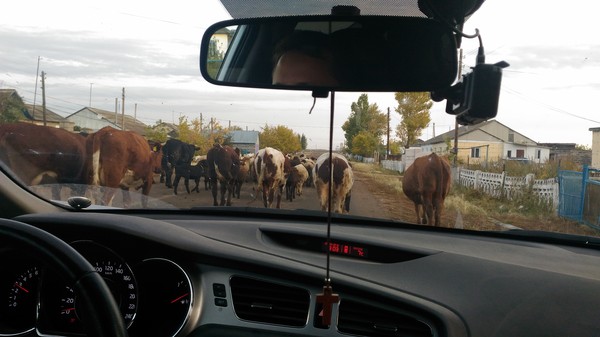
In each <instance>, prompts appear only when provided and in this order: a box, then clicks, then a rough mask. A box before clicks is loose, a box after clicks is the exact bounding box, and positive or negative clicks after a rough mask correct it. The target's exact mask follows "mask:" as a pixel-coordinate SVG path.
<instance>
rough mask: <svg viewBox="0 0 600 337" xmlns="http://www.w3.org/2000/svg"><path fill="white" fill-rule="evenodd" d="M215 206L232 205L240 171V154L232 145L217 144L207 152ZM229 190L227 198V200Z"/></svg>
mask: <svg viewBox="0 0 600 337" xmlns="http://www.w3.org/2000/svg"><path fill="white" fill-rule="evenodd" d="M206 163H207V166H208V176H209V177H210V181H211V189H212V195H213V205H214V206H224V205H227V206H231V195H232V194H233V190H234V187H235V182H236V178H237V176H238V174H239V171H240V154H239V152H236V151H235V150H234V149H233V148H231V147H230V146H227V145H225V146H223V145H221V144H215V145H214V146H213V147H212V148H211V149H210V150H208V153H207V154H206ZM219 184H220V185H221V202H220V203H217V186H218V185H219ZM225 192H227V200H225Z"/></svg>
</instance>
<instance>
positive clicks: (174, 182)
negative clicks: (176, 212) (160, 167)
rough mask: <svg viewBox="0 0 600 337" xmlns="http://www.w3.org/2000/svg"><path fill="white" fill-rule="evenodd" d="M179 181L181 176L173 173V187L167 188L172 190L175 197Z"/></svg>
mask: <svg viewBox="0 0 600 337" xmlns="http://www.w3.org/2000/svg"><path fill="white" fill-rule="evenodd" d="M180 180H181V175H179V174H177V173H175V179H174V180H173V185H171V186H169V187H172V188H173V194H175V195H177V187H178V186H179V181H180Z"/></svg>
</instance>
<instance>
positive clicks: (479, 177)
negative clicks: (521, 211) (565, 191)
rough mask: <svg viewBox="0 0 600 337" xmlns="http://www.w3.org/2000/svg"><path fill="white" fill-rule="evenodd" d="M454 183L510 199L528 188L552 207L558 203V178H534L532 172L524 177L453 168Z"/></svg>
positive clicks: (555, 206)
mask: <svg viewBox="0 0 600 337" xmlns="http://www.w3.org/2000/svg"><path fill="white" fill-rule="evenodd" d="M453 170H454V172H453V176H454V181H455V183H458V184H459V185H461V186H466V187H469V188H473V189H477V190H480V191H482V192H484V193H486V194H488V195H491V196H493V197H506V198H508V199H512V198H514V197H516V196H517V195H518V194H521V193H523V192H524V191H526V190H527V189H528V188H531V191H532V192H533V193H534V194H536V195H537V196H538V197H539V198H540V200H541V201H545V202H551V203H552V205H553V207H554V209H557V207H558V203H559V197H558V196H559V193H558V192H559V191H558V180H557V179H556V178H551V179H535V176H534V175H533V174H531V173H530V174H528V175H526V176H525V177H509V176H507V175H506V174H505V173H504V172H503V173H490V172H482V171H474V170H466V169H462V168H460V167H459V168H456V169H453Z"/></svg>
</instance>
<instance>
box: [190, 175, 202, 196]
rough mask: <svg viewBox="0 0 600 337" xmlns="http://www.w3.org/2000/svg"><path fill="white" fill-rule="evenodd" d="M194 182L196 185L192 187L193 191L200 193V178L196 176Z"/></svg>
mask: <svg viewBox="0 0 600 337" xmlns="http://www.w3.org/2000/svg"><path fill="white" fill-rule="evenodd" d="M194 183H195V184H196V187H194V188H193V189H192V192H194V190H195V191H196V193H200V188H199V187H198V186H200V178H199V177H196V178H194Z"/></svg>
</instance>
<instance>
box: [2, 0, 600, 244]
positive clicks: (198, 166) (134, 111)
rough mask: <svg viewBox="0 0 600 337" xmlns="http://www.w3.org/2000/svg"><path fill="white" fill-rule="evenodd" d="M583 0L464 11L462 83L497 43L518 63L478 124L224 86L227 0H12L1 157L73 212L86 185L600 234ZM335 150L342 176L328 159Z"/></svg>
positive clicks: (394, 104)
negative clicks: (214, 30)
mask: <svg viewBox="0 0 600 337" xmlns="http://www.w3.org/2000/svg"><path fill="white" fill-rule="evenodd" d="M578 2H581V4H575V3H572V2H569V3H568V5H566V6H565V5H563V6H558V5H552V4H545V5H544V6H543V8H538V7H537V6H539V4H538V3H536V2H533V3H525V2H521V1H509V2H507V1H497V0H494V1H491V0H490V1H487V2H485V3H484V4H483V5H482V6H481V8H480V9H479V10H478V11H477V12H476V13H475V14H474V15H473V16H472V17H470V18H469V19H468V20H467V21H466V23H465V24H464V27H463V30H464V32H465V34H467V35H469V34H474V33H475V31H476V29H477V30H479V32H480V34H481V35H480V38H466V37H463V38H462V41H461V44H460V47H459V48H458V49H457V51H456V52H457V59H458V63H459V69H458V73H459V74H458V76H457V79H460V78H461V76H462V75H465V74H468V73H469V72H471V71H472V68H473V67H474V66H475V64H476V59H477V54H478V49H479V47H480V41H481V42H482V43H483V47H484V50H485V62H486V63H488V64H495V63H497V62H501V61H505V62H507V63H508V64H510V66H509V67H507V68H504V69H502V82H501V89H500V97H499V102H498V112H497V115H496V116H495V118H491V119H489V120H487V121H484V122H482V123H479V124H475V125H468V126H465V125H460V124H457V123H456V116H454V115H451V114H448V113H447V112H446V109H447V107H446V104H447V103H446V101H445V100H442V101H433V100H432V99H431V95H430V93H429V92H356V91H353V92H335V93H334V94H332V93H328V94H327V97H325V98H323V97H318V98H313V95H312V93H311V91H290V90H278V89H253V88H244V87H241V88H240V87H226V86H218V85H214V84H211V83H209V82H207V81H206V80H205V79H203V77H202V76H201V74H200V69H199V62H198V60H199V54H200V43H201V39H202V36H203V34H204V32H205V30H206V29H207V28H208V27H209V26H210V25H212V24H213V23H215V22H217V21H222V20H228V19H231V16H230V15H229V14H228V12H227V11H226V10H225V9H224V7H223V6H222V5H221V4H220V3H219V2H218V1H212V0H211V1H202V2H201V3H200V4H199V3H192V2H178V3H177V4H176V5H172V6H171V5H169V6H165V4H164V3H154V2H152V3H144V4H143V6H140V4H139V3H137V2H134V3H130V2H122V1H119V2H112V1H103V2H102V3H98V2H95V3H88V2H81V1H80V2H72V1H64V2H62V1H58V2H56V1H51V2H39V1H13V2H11V3H10V5H9V6H8V9H7V10H6V8H5V10H3V11H1V12H0V40H1V41H2V42H3V46H4V48H3V50H2V51H0V64H1V65H2V72H1V73H0V114H1V115H0V123H2V126H0V128H1V129H0V137H1V138H0V161H1V162H2V168H3V170H5V171H6V172H8V173H9V174H10V175H12V176H13V177H14V178H15V179H16V180H17V181H19V182H20V183H21V184H22V186H24V187H26V188H28V189H30V190H31V191H32V192H33V193H35V194H37V195H39V196H40V197H42V198H45V199H48V200H52V202H56V203H58V204H60V205H63V206H64V207H67V206H66V205H67V204H68V200H69V198H71V197H73V196H83V197H86V198H87V199H89V200H91V201H92V205H94V206H109V207H115V209H120V208H128V209H136V208H145V209H171V208H175V209H185V210H188V209H192V208H201V207H206V208H210V207H214V206H215V205H219V206H221V205H222V206H231V207H243V208H247V207H250V208H254V209H256V211H260V210H264V209H266V208H281V209H284V210H289V212H290V214H292V215H293V214H296V213H298V214H305V213H306V210H314V211H316V212H319V211H326V210H327V209H328V208H329V207H330V206H331V208H332V211H334V212H337V213H340V214H341V216H350V217H352V216H361V217H367V218H377V219H384V220H391V221H394V222H402V223H421V224H423V225H428V226H433V225H437V226H439V227H446V228H456V229H471V230H484V231H504V230H514V229H523V230H541V231H550V232H559V233H568V234H579V235H591V236H596V235H597V234H598V232H597V228H600V223H599V221H600V220H599V219H600V210H599V209H598V207H597V205H599V204H600V203H599V202H598V200H599V199H600V186H599V185H600V183H599V181H598V177H599V176H600V171H598V170H597V169H600V118H599V117H598V116H597V113H596V112H595V109H594V107H593V105H591V104H590V103H592V102H593V97H596V96H595V94H597V92H598V78H600V76H599V75H600V65H599V61H598V55H597V54H598V48H599V47H598V42H597V41H598V39H597V37H596V36H595V34H596V32H598V31H600V27H597V25H598V23H597V22H598V20H596V18H595V17H593V15H594V14H593V13H594V11H590V10H586V8H587V6H586V4H587V3H583V2H582V1H578ZM578 2H577V3H578ZM537 13H543V14H541V15H539V14H537ZM306 14H310V13H306ZM556 18H561V19H564V20H565V22H562V21H560V22H559V21H558V20H557V19H556ZM233 28H237V27H233ZM249 31H250V30H248V33H250V32H249ZM242 33H244V30H243V29H231V30H223V31H220V32H219V33H218V34H214V35H213V38H214V41H213V40H211V45H210V48H212V49H210V50H208V60H209V63H208V64H207V67H208V71H209V73H210V72H211V71H213V73H212V74H213V76H214V78H216V79H219V78H222V77H223V76H225V75H224V74H223V73H220V74H219V70H220V67H221V66H222V64H225V63H226V62H225V63H224V62H222V60H223V59H224V58H225V56H226V53H227V51H228V48H231V47H232V46H234V45H235V46H243V44H244V39H242V36H241V34H242ZM232 41H233V42H232ZM354 48H357V49H360V48H361V47H360V46H354ZM365 48H366V47H365ZM373 53H374V54H375V53H376V52H375V51H373ZM374 54H373V55H371V56H373V57H375V56H381V55H374ZM362 55H369V51H368V50H367V51H365V52H364V53H363V54H362ZM211 57H212V58H211ZM255 57H267V56H261V55H255ZM270 57H271V55H269V56H268V59H265V60H268V62H271V61H272V60H271V58H270ZM211 60H213V61H215V60H216V61H215V62H214V64H212V65H211V63H210V62H211ZM279 60H280V61H281V62H283V59H279ZM368 60H369V58H367V57H365V59H364V61H365V62H368ZM234 61H235V60H231V62H232V64H233V62H234ZM227 62H229V61H227ZM211 67H212V68H211ZM316 67H317V66H311V67H310V68H311V69H314V68H316ZM302 72H304V71H302ZM379 73H381V74H383V73H384V71H379ZM274 74H277V76H279V74H280V73H279V72H276V73H274ZM375 74H377V72H374V73H373V74H372V75H371V76H376V75H375ZM233 75H238V74H237V73H234V74H233ZM334 75H335V74H334ZM220 76H221V77H220ZM282 76H283V75H282ZM290 76H291V75H290ZM294 76H296V75H294ZM332 76H333V75H332ZM330 77H331V76H329V77H328V78H327V80H328V81H331V79H330ZM286 80H287V79H285V78H284V79H279V78H278V79H277V81H276V82H277V83H284V84H286V83H287V82H285V81H286ZM294 81H297V80H296V79H294ZM293 83H296V82H292V84H293ZM298 83H301V84H306V82H298ZM327 83H329V82H327ZM328 85H329V84H328ZM317 96H323V95H317ZM332 109H333V110H334V113H333V120H331V118H330V116H332V114H331V110H332ZM17 122H18V123H20V124H27V127H25V128H17V126H16V125H17V124H16V123H17ZM330 125H331V126H332V128H330ZM33 126H40V127H43V128H44V130H41V129H37V128H35V129H34V128H31V127H33ZM49 130H52V131H49ZM57 130H60V131H65V132H66V133H67V134H68V135H67V134H65V133H60V132H58V133H57V132H55V131H57ZM330 130H331V131H332V132H331V135H332V139H330ZM594 142H595V143H594ZM330 146H331V151H332V153H333V158H334V160H332V162H331V164H332V165H331V166H332V167H334V168H333V170H334V173H333V181H334V182H335V184H334V186H333V187H332V188H331V191H330V190H329V185H328V182H329V180H330V179H329V175H328V174H327V173H323V172H329V171H327V170H328V169H329V167H330V162H329V160H328V158H329V149H330ZM230 149H231V150H233V152H231V151H229V150H230ZM432 153H435V154H436V157H430V154H432ZM418 158H425V159H426V160H425V161H424V160H419V159H418ZM432 158H433V159H432ZM426 162H429V163H431V162H434V166H433V168H423V167H424V166H425V165H426ZM418 163H421V164H418ZM226 167H228V168H226ZM271 167H275V168H278V169H271ZM411 167H412V169H411ZM323 170H325V171H323ZM429 171H431V172H434V173H427V172H429ZM278 175H281V177H280V176H278ZM186 178H187V179H189V181H187V182H186V180H187V179H186ZM224 179H226V181H227V183H226V184H225V185H223V186H226V185H227V184H229V185H230V188H231V197H230V199H229V200H228V197H227V191H228V190H226V192H225V196H224V200H223V199H222V196H221V186H219V185H217V186H216V187H214V192H215V193H216V197H213V193H212V192H213V185H214V184H217V181H219V182H220V181H222V180H224ZM125 186H127V187H125ZM124 189H127V190H128V191H129V193H124V192H123V190H124ZM424 191H425V192H424ZM427 191H429V192H427ZM329 193H331V194H333V196H332V200H331V204H329V200H328V199H327V195H328V194H329ZM427 193H428V194H427ZM278 195H280V196H279V197H278ZM428 200H430V201H428ZM415 201H416V202H415ZM415 205H416V206H415ZM423 205H425V207H423ZM415 208H417V209H419V208H424V209H425V212H423V211H420V212H419V213H418V214H417V212H416V211H415ZM428 211H430V212H431V213H429V212H428Z"/></svg>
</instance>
